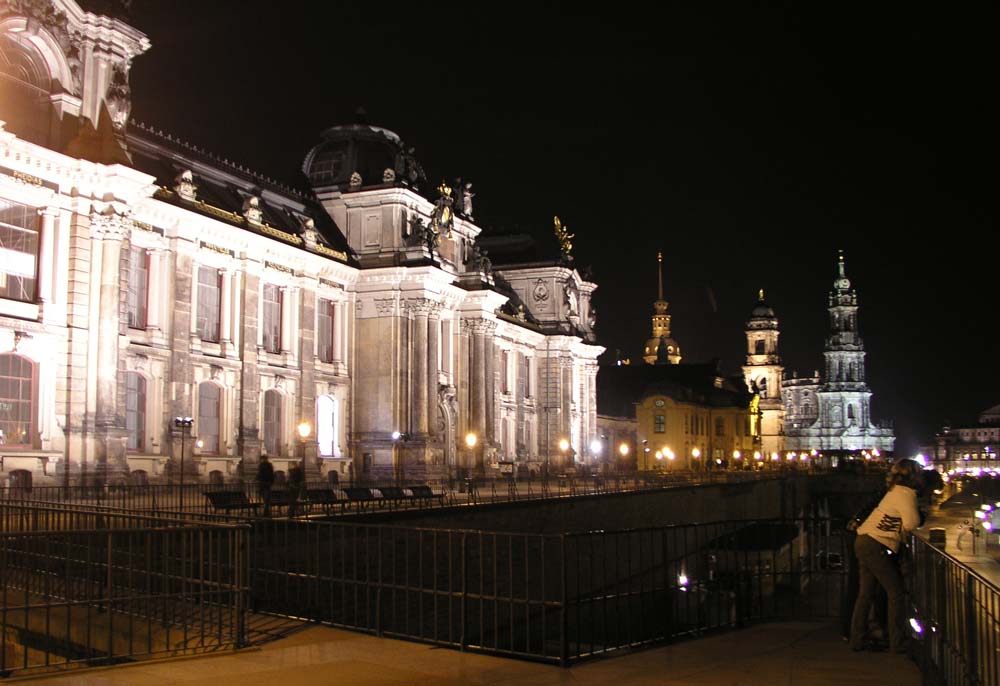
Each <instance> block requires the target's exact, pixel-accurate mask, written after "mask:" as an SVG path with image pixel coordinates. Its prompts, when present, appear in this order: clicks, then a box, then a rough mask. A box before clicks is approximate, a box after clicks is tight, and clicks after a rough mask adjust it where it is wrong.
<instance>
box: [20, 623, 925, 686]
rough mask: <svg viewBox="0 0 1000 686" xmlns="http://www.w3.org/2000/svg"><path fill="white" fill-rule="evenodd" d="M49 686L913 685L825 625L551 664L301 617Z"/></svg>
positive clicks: (49, 680)
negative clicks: (221, 645) (247, 635)
mask: <svg viewBox="0 0 1000 686" xmlns="http://www.w3.org/2000/svg"><path fill="white" fill-rule="evenodd" d="M25 683H30V684H50V685H52V686H55V685H57V684H58V685H60V686H126V685H127V686H230V685H233V686H312V685H316V686H319V685H320V684H322V685H324V686H327V685H329V684H346V685H350V686H396V685H402V684H420V686H458V685H459V684H476V685H480V686H502V685H513V684H530V685H532V686H534V685H536V684H537V685H539V686H547V685H549V684H588V685H598V684H609V685H614V686H622V685H623V684H662V685H664V686H682V685H683V686H687V685H692V686H693V685H695V684H697V686H798V685H800V684H801V685H803V686H843V685H844V684H849V685H850V686H884V685H885V684H893V686H909V685H911V684H912V686H917V685H918V684H919V683H920V673H919V670H918V669H917V667H916V665H915V664H914V663H913V662H911V661H910V660H909V659H908V658H906V657H904V656H901V655H891V654H888V653H853V652H851V651H850V650H849V649H848V648H847V644H846V643H845V642H844V641H843V640H841V638H840V637H839V635H838V632H837V630H836V627H835V626H834V625H832V624H818V623H807V622H786V623H775V624H764V625H761V626H757V627H753V628H750V629H745V630H743V631H738V632H731V633H727V634H722V635H718V636H713V637H710V638H703V639H698V640H691V641H686V642H683V643H678V644H676V645H672V646H667V647H663V648H656V649H652V650H645V651H641V652H637V653H633V654H627V655H622V656H620V657H616V658H610V659H605V660H595V661H592V662H585V663H582V664H579V665H576V666H574V667H572V668H570V669H560V668H559V667H552V666H548V665H540V664H534V663H530V662H521V661H517V660H506V659H502V658H496V657H488V656H484V655H476V654H472V653H464V654H463V653H459V652H456V651H453V650H448V649H441V648H435V647H432V646H428V645H423V644H419V643H409V642H406V641H394V640H389V639H377V638H374V637H371V636H367V635H364V634H356V633H351V632H347V631H339V630H336V629H330V628H326V627H317V626H309V625H303V626H301V627H298V628H297V629H296V630H293V631H292V632H291V633H290V634H289V635H287V637H285V638H283V639H281V640H278V641H274V642H272V643H268V644H266V645H264V646H263V647H261V648H259V649H252V650H245V651H242V652H240V653H227V654H220V655H216V656H209V657H198V658H190V659H180V660H169V661H161V662H157V663H146V664H135V665H127V666H120V667H111V668H105V669H93V670H88V671H76V672H73V673H67V674H64V675H61V676H48V677H38V678H34V679H29V680H25Z"/></svg>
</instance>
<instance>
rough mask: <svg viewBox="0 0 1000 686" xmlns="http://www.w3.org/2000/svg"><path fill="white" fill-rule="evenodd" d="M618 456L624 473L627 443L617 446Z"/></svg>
mask: <svg viewBox="0 0 1000 686" xmlns="http://www.w3.org/2000/svg"><path fill="white" fill-rule="evenodd" d="M618 454H619V455H621V456H622V471H625V464H624V462H625V460H627V459H628V443H621V444H619V445H618Z"/></svg>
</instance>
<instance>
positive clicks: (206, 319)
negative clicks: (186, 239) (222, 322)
mask: <svg viewBox="0 0 1000 686" xmlns="http://www.w3.org/2000/svg"><path fill="white" fill-rule="evenodd" d="M221 286H222V275H221V274H220V273H219V270H218V269H213V268H212V267H199V268H198V337H199V338H201V340H203V341H209V342H210V343H218V342H219V310H220V303H221V295H222V288H221Z"/></svg>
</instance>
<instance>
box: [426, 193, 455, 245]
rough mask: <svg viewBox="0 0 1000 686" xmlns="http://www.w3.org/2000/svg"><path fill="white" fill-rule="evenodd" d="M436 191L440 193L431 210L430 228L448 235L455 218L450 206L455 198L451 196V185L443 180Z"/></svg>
mask: <svg viewBox="0 0 1000 686" xmlns="http://www.w3.org/2000/svg"><path fill="white" fill-rule="evenodd" d="M438 193H440V197H438V201H437V203H435V205H434V210H433V211H432V212H431V229H433V230H434V232H435V233H437V234H443V235H444V236H447V237H450V236H451V227H452V224H453V223H454V220H455V218H454V216H453V214H452V209H451V208H452V205H453V204H454V202H455V200H454V199H453V198H452V197H451V187H450V186H448V184H446V183H445V182H444V181H442V182H441V185H440V186H438Z"/></svg>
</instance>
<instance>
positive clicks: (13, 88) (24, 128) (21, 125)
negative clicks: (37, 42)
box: [0, 32, 52, 145]
mask: <svg viewBox="0 0 1000 686" xmlns="http://www.w3.org/2000/svg"><path fill="white" fill-rule="evenodd" d="M51 90H52V79H51V78H50V77H49V70H48V66H47V65H46V64H45V59H44V58H43V57H42V55H41V53H40V52H39V51H38V49H37V48H36V47H35V46H34V45H32V44H31V39H30V38H28V37H26V34H24V32H21V33H5V34H3V35H0V100H3V102H4V113H3V118H4V120H5V121H6V124H5V126H6V129H7V130H8V131H10V132H12V133H15V134H17V135H18V136H19V137H21V138H24V139H26V140H30V141H31V142H33V143H38V144H40V145H48V143H49V142H50V141H49V124H50V122H51V119H52V117H51V116H50V115H49V110H50V104H49V103H50V95H49V93H50V91H51Z"/></svg>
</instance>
